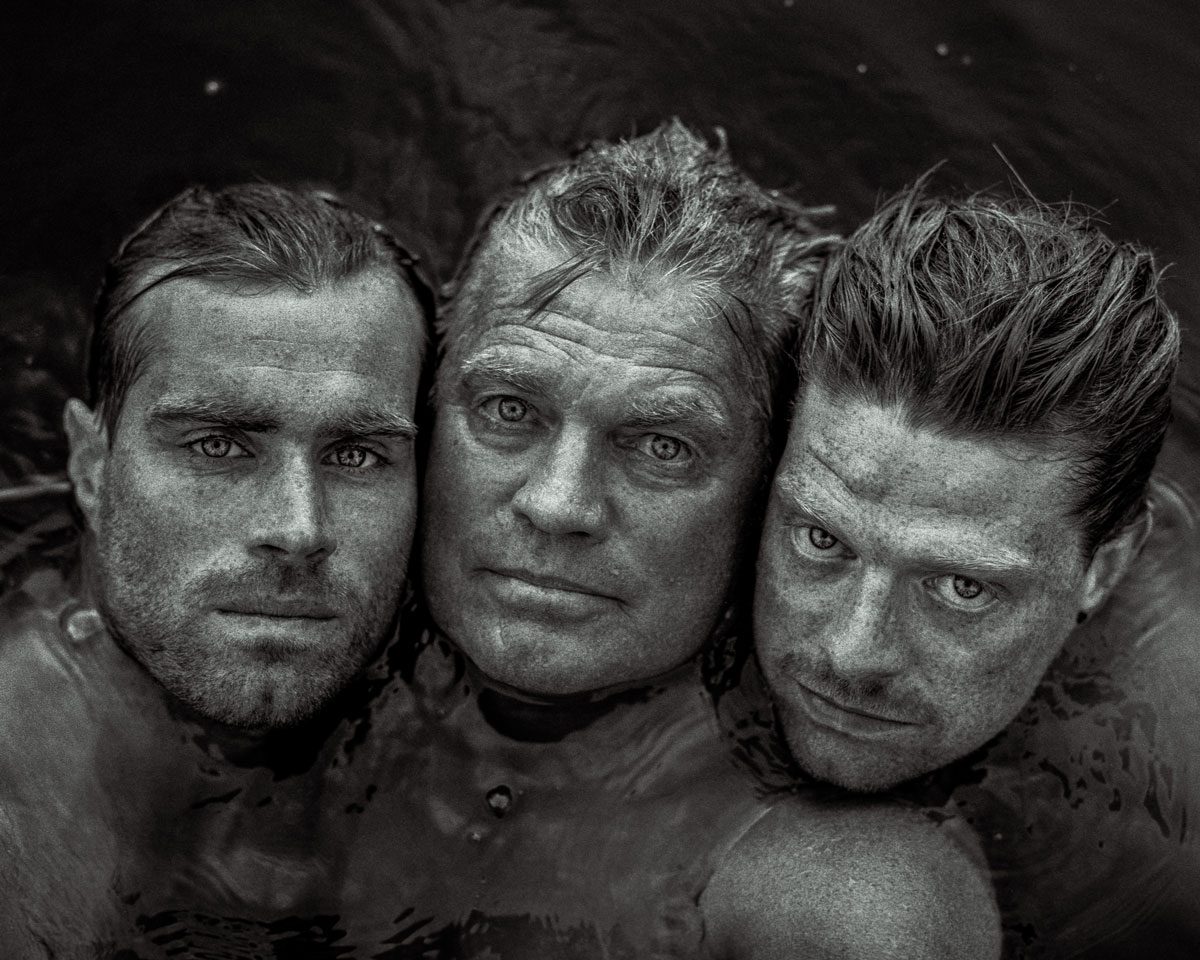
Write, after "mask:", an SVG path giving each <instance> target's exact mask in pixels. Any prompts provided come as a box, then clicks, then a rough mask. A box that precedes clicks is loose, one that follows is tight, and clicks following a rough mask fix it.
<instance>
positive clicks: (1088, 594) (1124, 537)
mask: <svg viewBox="0 0 1200 960" xmlns="http://www.w3.org/2000/svg"><path fill="white" fill-rule="evenodd" d="M1153 526H1154V518H1153V515H1152V513H1151V511H1150V510H1149V508H1146V509H1144V510H1142V511H1141V512H1140V513H1139V514H1138V515H1137V517H1136V518H1135V519H1134V520H1133V521H1132V522H1131V523H1129V524H1127V525H1126V526H1125V527H1123V528H1122V529H1121V530H1119V531H1118V532H1117V533H1116V534H1115V535H1113V536H1112V537H1110V538H1109V539H1108V540H1105V541H1104V543H1102V544H1100V546H1099V547H1098V548H1097V549H1096V553H1095V556H1093V557H1092V562H1091V564H1090V565H1089V566H1088V570H1087V573H1086V574H1085V575H1084V583H1083V596H1082V598H1081V601H1080V607H1081V608H1082V612H1083V613H1091V612H1092V611H1093V610H1095V609H1096V608H1097V607H1099V606H1100V604H1102V603H1103V602H1104V601H1105V599H1106V598H1107V597H1108V595H1109V593H1111V592H1112V589H1113V587H1115V586H1116V585H1117V583H1118V582H1119V581H1120V579H1121V578H1122V577H1123V576H1124V575H1125V573H1126V571H1128V570H1129V568H1130V567H1131V566H1133V563H1134V561H1135V560H1137V557H1138V554H1139V553H1141V551H1142V546H1143V545H1144V544H1145V542H1146V540H1147V538H1148V537H1149V536H1150V531H1151V530H1152V529H1153Z"/></svg>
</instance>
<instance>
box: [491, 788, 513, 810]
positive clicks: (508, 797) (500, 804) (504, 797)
mask: <svg viewBox="0 0 1200 960" xmlns="http://www.w3.org/2000/svg"><path fill="white" fill-rule="evenodd" d="M512 801H513V795H512V790H510V789H509V788H508V787H506V786H505V785H504V784H500V785H499V786H498V787H492V789H491V790H489V791H488V792H487V805H488V808H489V809H490V810H491V811H492V813H494V814H495V815H496V816H497V817H502V816H504V815H505V814H506V813H508V811H509V808H510V807H511V806H512Z"/></svg>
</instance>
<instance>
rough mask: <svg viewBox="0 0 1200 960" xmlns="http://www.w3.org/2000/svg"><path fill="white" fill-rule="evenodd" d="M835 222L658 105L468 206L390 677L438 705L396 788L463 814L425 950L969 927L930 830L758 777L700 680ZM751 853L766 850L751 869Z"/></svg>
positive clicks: (445, 814) (673, 951)
mask: <svg viewBox="0 0 1200 960" xmlns="http://www.w3.org/2000/svg"><path fill="white" fill-rule="evenodd" d="M831 242H832V238H829V237H824V236H821V235H820V234H819V233H818V232H817V231H816V230H815V229H814V228H813V226H812V224H811V222H810V221H809V218H808V215H807V213H806V211H805V210H803V209H802V208H799V207H797V206H795V205H793V204H792V203H790V202H788V201H787V200H785V199H784V198H782V197H779V196H777V195H775V194H771V193H768V192H766V191H764V190H762V189H761V188H759V187H758V186H756V185H755V184H754V183H753V182H752V181H751V180H750V179H749V178H748V177H746V176H745V175H744V174H743V173H742V172H741V171H739V170H738V169H737V168H736V167H734V166H733V164H732V163H731V162H730V160H729V156H728V153H727V151H726V150H725V148H724V145H723V144H722V145H720V146H719V147H718V148H712V147H710V146H709V145H708V144H706V143H705V142H704V141H703V140H701V139H700V138H699V137H697V136H696V135H694V134H693V133H691V132H690V131H688V130H687V129H686V128H685V127H683V126H682V125H681V124H679V123H673V124H670V125H667V126H665V127H663V128H661V129H659V130H657V131H655V132H654V133H651V134H649V135H647V136H643V137H639V138H637V139H634V140H630V141H627V142H621V143H615V144H599V145H596V146H593V147H591V148H589V149H587V150H585V151H583V152H582V153H581V154H580V155H579V156H577V157H576V158H574V159H573V160H571V161H569V162H566V163H563V164H560V165H558V166H555V167H554V168H552V169H550V170H547V171H544V172H543V173H541V174H539V175H538V176H536V177H534V178H533V179H531V180H530V181H529V182H527V183H526V184H525V186H524V187H523V189H522V190H521V191H520V192H519V193H518V194H516V195H515V196H513V197H511V198H509V199H508V200H507V201H505V202H503V203H502V204H500V206H499V207H498V208H497V209H496V210H495V211H494V212H493V213H492V214H491V216H490V218H489V219H488V220H487V221H486V222H485V223H484V225H483V228H482V230H481V232H480V234H479V237H478V239H477V240H476V242H475V244H474V246H473V247H472V249H471V250H470V251H469V254H468V257H467V259H466V261H465V263H464V265H463V267H462V269H461V271H460V273H459V276H458V278H457V281H456V283H455V285H454V289H453V291H452V292H453V296H452V298H451V301H450V303H449V306H448V308H447V310H446V311H445V313H444V315H443V317H442V321H441V330H440V333H441V360H440V366H439V369H438V373H437V377H436V390H435V395H436V400H435V408H436V409H435V423H434V426H433V431H432V438H431V449H430V460H429V465H428V470H427V474H426V483H425V487H424V489H425V498H424V511H425V512H424V514H423V518H422V523H423V527H422V530H423V534H422V540H423V564H422V575H423V583H424V587H425V591H426V595H427V598H428V603H429V611H430V614H431V616H432V619H433V622H434V624H435V627H434V629H433V630H432V631H431V635H430V641H431V642H430V643H429V645H428V646H427V647H426V649H425V650H424V651H423V652H422V654H421V655H420V658H419V660H418V662H417V664H416V667H415V684H414V685H415V688H416V689H417V690H418V691H419V695H420V696H421V697H423V698H425V699H426V701H427V703H428V707H427V709H428V712H429V713H430V714H432V715H436V716H437V717H439V718H440V720H441V722H440V724H439V727H438V729H437V730H436V731H435V733H434V736H435V737H437V738H438V740H437V742H436V744H435V745H434V746H433V747H431V749H430V752H429V757H428V759H427V760H426V761H425V762H424V763H422V764H421V765H420V769H421V771H422V772H421V778H422V779H421V785H418V786H417V787H415V788H414V790H413V791H411V792H414V793H415V794H416V795H426V796H433V797H435V798H436V816H435V818H434V820H435V823H436V824H437V825H438V829H440V830H441V831H443V832H446V831H461V834H462V839H461V840H460V839H451V838H452V837H453V833H451V837H450V838H447V840H446V841H445V842H444V843H443V844H442V850H443V854H442V857H441V858H440V860H439V863H440V867H439V871H435V872H434V875H429V876H428V879H427V881H426V889H424V890H421V891H418V894H417V897H416V903H417V904H418V912H417V915H418V916H421V915H423V914H422V912H421V910H420V909H419V905H420V904H425V905H427V912H428V914H429V915H435V916H440V917H452V918H455V919H454V920H453V922H452V923H450V924H449V925H447V926H446V927H444V928H442V929H441V930H440V931H439V933H438V938H437V940H436V943H437V944H438V945H439V946H442V947H444V948H446V949H447V950H448V953H449V954H451V955H455V956H477V955H485V952H486V951H490V950H494V951H496V952H497V953H499V954H502V955H505V956H571V957H593V956H594V957H600V956H631V957H632V956H668V955H669V956H702V955H708V956H714V957H738V956H754V957H793V956H798V955H805V956H833V955H837V956H842V955H853V956H857V957H864V958H865V957H874V956H880V957H882V956H896V955H902V956H908V957H926V956H947V957H950V956H978V957H983V956H989V955H990V954H991V953H992V952H993V950H994V944H995V928H994V922H995V918H994V908H993V905H992V902H991V896H990V891H989V889H988V888H987V885H986V883H984V882H983V881H982V880H981V878H980V877H979V876H978V875H977V873H976V871H975V868H974V865H973V864H972V862H971V861H970V859H969V857H968V855H967V854H966V853H965V852H964V851H962V850H960V849H959V848H958V847H957V845H956V842H955V841H954V840H953V839H951V838H950V837H948V836H946V835H944V834H943V833H941V832H940V831H939V830H938V829H937V828H936V827H934V826H933V825H932V824H929V823H926V822H923V821H920V820H918V819H917V818H915V817H912V816H910V815H908V814H907V813H905V812H903V811H900V810H898V809H895V808H893V807H891V806H888V805H886V804H870V803H866V804H856V805H854V806H853V807H852V808H848V807H845V806H843V805H839V804H837V803H829V804H825V803H822V802H820V801H818V800H817V799H807V800H804V801H799V800H797V801H796V802H795V803H793V802H786V803H772V802H771V801H769V800H764V799H763V798H762V797H761V794H760V791H759V790H758V789H757V788H756V785H755V784H754V783H752V782H751V781H750V780H749V779H748V778H747V777H745V775H744V773H743V772H742V771H739V770H737V769H736V768H734V767H733V766H732V765H731V764H730V762H729V760H730V758H729V754H728V748H727V745H726V743H725V742H724V740H723V738H722V737H721V736H720V734H719V732H718V730H717V728H716V725H715V718H714V714H713V709H712V703H711V700H710V698H709V697H708V695H707V694H706V692H705V689H704V686H703V682H702V676H701V659H702V657H701V655H702V652H703V651H705V650H706V649H709V646H708V645H709V643H710V641H711V639H712V638H713V637H714V636H717V635H722V634H725V633H728V632H729V631H731V630H737V629H739V627H738V622H737V619H736V612H730V604H731V601H733V600H734V598H735V592H736V591H735V587H736V584H737V583H738V582H739V580H740V578H741V577H742V576H743V575H744V574H745V573H747V572H748V571H747V566H748V564H747V560H751V559H752V558H753V549H754V544H755V538H756V528H757V519H758V510H759V507H760V504H761V495H762V492H763V488H764V477H765V476H767V475H769V468H770V465H771V462H772V458H773V445H772V418H773V416H774V415H775V414H776V413H777V411H778V410H779V409H780V408H781V400H784V399H786V397H787V396H788V394H789V393H790V391H791V385H790V381H789V377H788V372H789V370H790V369H791V368H792V360H791V353H790V345H791V342H792V340H793V337H794V333H795V331H796V330H797V328H798V325H799V323H800V321H801V318H802V316H803V314H804V313H805V311H806V309H807V302H808V298H809V292H810V290H811V287H812V283H813V278H814V276H815V274H816V272H817V270H818V268H819V266H820V261H821V257H823V255H824V254H825V253H826V252H827V251H828V249H829V247H830V244H831ZM437 744H440V746H438V745H437ZM464 771H465V777H464ZM455 775H457V777H455ZM464 779H465V781H466V783H467V784H469V785H470V786H469V787H468V788H467V789H465V790H464V789H457V790H455V789H450V788H448V786H447V785H448V784H461V783H462V782H463V780H464ZM485 799H486V804H485V802H484V801H485ZM382 809H383V808H382V807H380V805H379V804H378V803H376V804H373V805H372V809H371V810H368V811H367V813H366V814H365V819H366V821H367V822H368V823H369V822H371V819H372V816H373V814H374V813H375V812H376V811H380V810H382ZM407 819H408V818H404V817H401V818H396V817H395V816H394V815H393V816H392V818H391V820H390V823H391V824H395V823H403V822H405V821H406V820H407ZM378 822H379V824H380V826H379V829H380V830H381V831H383V830H386V829H388V826H389V824H388V823H383V822H382V821H378ZM363 835H364V836H371V835H372V834H371V832H370V829H369V828H364V832H363ZM415 839H416V838H414V840H415ZM393 843H394V849H396V851H397V854H396V856H397V857H403V856H405V855H410V856H411V851H412V850H413V849H414V845H413V844H412V843H408V842H398V841H395V840H393ZM367 849H368V851H369V855H370V856H373V857H378V850H379V844H378V843H370V844H368V845H367ZM768 850H771V851H773V855H774V856H778V857H780V858H782V859H783V860H786V862H787V863H788V868H787V870H786V872H785V876H784V877H783V878H781V879H778V880H777V881H773V882H771V883H766V884H764V883H763V882H762V881H763V880H764V878H768V877H774V876H775V874H773V873H772V871H773V869H774V868H773V867H771V866H769V865H767V866H764V864H765V861H763V860H762V858H763V856H764V854H765V853H766V851H768ZM417 873H418V871H415V870H414V871H410V876H411V875H415V874H417ZM464 874H465V875H466V876H467V877H470V878H471V879H472V880H473V881H474V882H472V883H464V882H463V877H464ZM784 886H787V887H788V889H787V890H786V891H783V890H782V889H781V888H782V887H784ZM848 886H849V887H852V888H856V889H857V890H858V891H859V892H860V894H861V895H859V896H857V897H856V898H855V901H854V910H853V911H849V912H847V910H846V909H845V891H846V889H847V887H848ZM432 942H433V941H431V943H432ZM447 945H449V946H447ZM846 950H849V951H850V952H849V953H845V952H844V951H846ZM839 951H842V952H839ZM486 955H491V954H490V953H487V954H486Z"/></svg>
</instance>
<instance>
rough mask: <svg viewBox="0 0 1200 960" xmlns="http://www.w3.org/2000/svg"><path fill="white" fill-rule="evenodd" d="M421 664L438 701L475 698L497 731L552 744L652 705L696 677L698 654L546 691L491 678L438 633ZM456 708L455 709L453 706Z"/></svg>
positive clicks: (420, 674)
mask: <svg viewBox="0 0 1200 960" xmlns="http://www.w3.org/2000/svg"><path fill="white" fill-rule="evenodd" d="M429 647H430V649H428V650H427V652H426V654H425V655H424V656H422V658H421V662H420V663H419V664H418V666H417V671H416V678H415V680H416V683H417V684H418V686H420V687H422V688H424V689H425V690H426V691H427V692H429V693H431V694H433V695H434V696H436V697H438V698H439V699H441V698H443V697H446V698H455V699H457V698H459V697H461V698H462V699H463V700H468V701H473V702H474V703H475V704H476V706H477V707H478V710H479V713H480V715H481V716H482V717H483V719H484V720H485V721H486V722H487V724H488V726H489V727H490V728H491V729H492V730H494V731H495V732H496V733H499V734H501V735H502V736H504V737H506V738H507V739H509V740H514V741H520V742H527V743H553V742H557V741H560V740H562V739H563V738H565V737H566V736H568V735H569V734H573V733H577V732H580V731H584V730H590V729H591V728H593V727H596V726H597V725H600V726H607V724H606V723H605V722H604V721H605V720H606V719H607V718H610V717H614V716H615V715H617V714H620V713H622V712H623V711H622V710H621V709H620V708H623V707H628V706H633V705H644V704H649V703H650V702H652V701H655V700H658V699H661V697H662V695H663V694H665V693H667V692H669V691H671V690H674V689H678V688H682V687H686V686H690V685H691V683H692V682H693V681H695V680H696V658H693V659H691V660H689V661H687V662H686V663H684V664H682V665H680V666H678V667H675V668H674V669H672V670H669V671H667V672H665V673H662V674H658V675H655V676H652V677H640V678H637V679H633V680H629V681H626V682H623V683H620V684H615V685H613V686H608V687H604V688H601V689H597V690H586V691H581V692H579V693H570V694H542V693H535V692H532V691H528V690H521V689H518V688H516V687H512V686H509V685H508V684H505V683H502V682H500V681H498V680H494V679H492V678H490V677H488V676H487V675H486V674H484V672H483V671H482V670H480V669H479V667H478V666H476V665H475V663H474V662H473V661H472V660H471V659H470V658H469V657H468V656H467V655H466V654H465V653H463V652H462V651H461V650H460V649H459V648H458V647H457V646H456V645H455V644H454V643H453V642H452V641H450V640H448V639H446V638H445V637H444V636H442V635H435V638H434V642H432V643H431V644H430V645H429ZM451 709H453V707H451Z"/></svg>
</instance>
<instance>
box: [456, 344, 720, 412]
mask: <svg viewBox="0 0 1200 960" xmlns="http://www.w3.org/2000/svg"><path fill="white" fill-rule="evenodd" d="M536 353H537V348H536V347H533V346H528V345H522V344H502V343H501V344H491V345H489V346H486V347H484V348H483V349H482V350H480V351H478V352H476V353H473V354H470V355H468V356H467V357H465V358H464V359H463V361H462V363H461V365H460V372H461V376H462V377H463V379H475V378H478V379H485V380H496V381H499V382H502V383H505V384H509V385H511V386H513V387H514V388H515V389H517V390H519V391H524V392H527V393H530V394H543V395H545V394H555V393H561V392H563V391H564V390H565V389H566V388H567V387H568V386H573V384H571V383H570V375H569V368H565V367H563V366H562V365H559V364H556V363H554V362H546V361H542V360H540V359H539V358H538V357H537V356H536ZM640 366H642V367H643V368H644V369H646V370H648V371H649V370H659V371H661V374H659V375H656V376H651V375H647V376H646V377H644V378H643V381H642V382H637V381H635V382H634V385H633V387H632V389H631V391H630V393H629V394H628V398H627V399H628V405H627V415H628V416H629V417H630V419H631V422H635V423H646V424H653V423H665V422H670V421H673V420H708V421H712V422H713V423H715V424H722V423H726V424H727V423H729V421H730V420H731V419H732V418H733V409H732V407H731V405H730V402H729V398H727V397H726V396H725V395H724V393H723V392H722V391H721V389H720V387H719V385H718V384H715V383H714V382H713V381H712V380H711V378H709V377H706V376H704V375H703V374H700V373H698V372H696V371H692V370H683V369H680V368H675V367H655V366H652V365H649V364H641V365H640ZM592 372H596V371H595V370H593V371H592Z"/></svg>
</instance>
